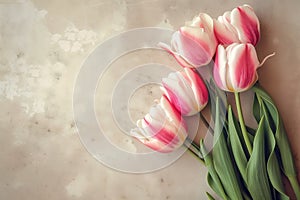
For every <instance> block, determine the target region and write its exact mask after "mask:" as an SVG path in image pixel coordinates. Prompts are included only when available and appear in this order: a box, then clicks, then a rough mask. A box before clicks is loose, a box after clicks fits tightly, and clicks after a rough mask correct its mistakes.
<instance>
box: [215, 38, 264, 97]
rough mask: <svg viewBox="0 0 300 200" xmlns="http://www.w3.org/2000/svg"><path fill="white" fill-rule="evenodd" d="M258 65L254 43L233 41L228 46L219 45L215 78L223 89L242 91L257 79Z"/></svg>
mask: <svg viewBox="0 0 300 200" xmlns="http://www.w3.org/2000/svg"><path fill="white" fill-rule="evenodd" d="M258 67H259V61H258V58H257V55H256V51H255V48H254V46H253V45H252V44H238V43H233V44H231V45H229V46H228V47H226V48H225V47H224V46H222V45H219V46H218V49H217V53H216V58H215V65H214V72H213V74H214V79H215V82H216V84H217V85H218V86H219V87H220V88H221V89H222V90H225V91H229V92H242V91H245V90H247V89H249V88H250V87H251V86H252V85H253V84H254V83H255V82H256V81H257V79H258V75H257V72H256V69H257V68H258Z"/></svg>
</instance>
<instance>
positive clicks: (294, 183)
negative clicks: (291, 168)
mask: <svg viewBox="0 0 300 200" xmlns="http://www.w3.org/2000/svg"><path fill="white" fill-rule="evenodd" d="M287 178H288V179H289V181H290V183H291V186H292V188H293V190H294V193H295V195H296V198H297V199H300V188H299V184H298V180H297V177H296V176H288V177H287Z"/></svg>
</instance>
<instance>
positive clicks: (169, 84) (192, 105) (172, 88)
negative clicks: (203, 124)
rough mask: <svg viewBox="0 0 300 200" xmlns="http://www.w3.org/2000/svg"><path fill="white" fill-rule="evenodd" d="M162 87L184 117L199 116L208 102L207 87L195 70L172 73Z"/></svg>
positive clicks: (188, 69) (165, 79)
mask: <svg viewBox="0 0 300 200" xmlns="http://www.w3.org/2000/svg"><path fill="white" fill-rule="evenodd" d="M162 85H163V87H162V88H161V89H162V90H163V92H164V94H165V95H166V96H167V98H168V99H169V100H170V102H171V103H172V104H173V105H174V106H175V107H176V109H177V110H178V111H179V112H180V113H181V114H182V115H183V116H191V115H194V114H197V113H198V112H200V111H201V110H202V109H203V108H204V107H205V106H206V104H207V102H208V91H207V88H206V85H205V83H204V82H203V80H202V79H201V77H200V75H199V74H197V72H195V71H194V70H193V69H190V68H184V70H183V71H181V72H179V71H177V72H173V73H170V74H169V76H168V77H167V78H163V80H162Z"/></svg>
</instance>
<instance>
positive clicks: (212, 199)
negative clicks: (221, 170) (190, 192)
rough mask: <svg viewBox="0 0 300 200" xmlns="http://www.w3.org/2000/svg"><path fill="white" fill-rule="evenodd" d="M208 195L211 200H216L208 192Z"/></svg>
mask: <svg viewBox="0 0 300 200" xmlns="http://www.w3.org/2000/svg"><path fill="white" fill-rule="evenodd" d="M206 195H207V198H208V199H209V200H215V198H214V197H213V196H212V195H211V194H209V192H206Z"/></svg>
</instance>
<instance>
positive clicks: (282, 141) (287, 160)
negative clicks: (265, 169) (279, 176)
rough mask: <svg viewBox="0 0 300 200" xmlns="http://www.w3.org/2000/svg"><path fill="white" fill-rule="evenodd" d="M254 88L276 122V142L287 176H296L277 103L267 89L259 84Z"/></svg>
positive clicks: (274, 131)
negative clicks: (264, 89)
mask: <svg viewBox="0 0 300 200" xmlns="http://www.w3.org/2000/svg"><path fill="white" fill-rule="evenodd" d="M253 90H254V92H255V93H256V95H258V96H259V97H260V98H261V99H262V101H263V102H264V103H265V105H266V107H267V109H268V111H269V113H270V117H271V119H272V120H273V122H274V124H275V130H274V128H273V129H272V131H273V133H274V135H275V139H276V143H277V145H278V148H279V151H280V157H281V161H282V166H283V170H284V173H285V175H286V176H296V170H295V166H294V161H293V156H292V152H291V148H290V144H289V141H288V138H287V135H286V132H285V129H284V127H283V123H282V120H281V119H280V116H279V113H278V110H277V108H276V106H275V104H274V103H273V101H272V99H271V97H270V96H269V95H268V94H267V93H266V92H265V91H263V90H262V89H261V88H259V87H257V86H255V87H253Z"/></svg>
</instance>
